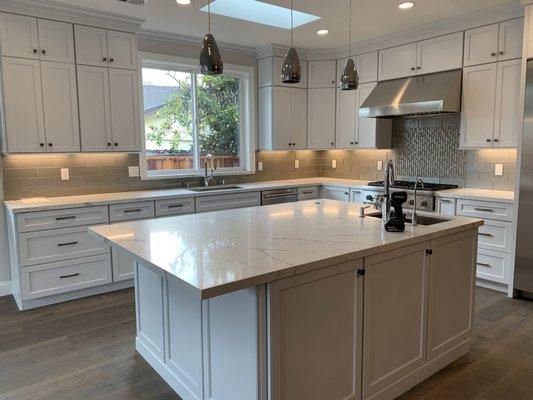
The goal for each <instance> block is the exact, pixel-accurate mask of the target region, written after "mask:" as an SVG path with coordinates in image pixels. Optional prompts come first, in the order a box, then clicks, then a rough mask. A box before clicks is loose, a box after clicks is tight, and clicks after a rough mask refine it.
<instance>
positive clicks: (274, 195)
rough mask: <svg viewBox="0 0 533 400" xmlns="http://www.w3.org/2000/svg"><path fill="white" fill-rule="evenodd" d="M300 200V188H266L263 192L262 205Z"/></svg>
mask: <svg viewBox="0 0 533 400" xmlns="http://www.w3.org/2000/svg"><path fill="white" fill-rule="evenodd" d="M296 201H298V189H276V190H265V191H264V192H262V193H261V205H263V206H268V205H271V204H282V203H293V202H296Z"/></svg>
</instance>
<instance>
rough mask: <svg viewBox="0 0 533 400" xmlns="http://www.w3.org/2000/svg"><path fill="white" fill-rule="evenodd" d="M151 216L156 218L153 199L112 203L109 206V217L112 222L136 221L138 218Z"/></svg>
mask: <svg viewBox="0 0 533 400" xmlns="http://www.w3.org/2000/svg"><path fill="white" fill-rule="evenodd" d="M149 218H155V206H154V202H153V201H143V202H139V203H126V204H112V205H110V206H109V219H110V220H111V222H120V221H134V220H137V219H149Z"/></svg>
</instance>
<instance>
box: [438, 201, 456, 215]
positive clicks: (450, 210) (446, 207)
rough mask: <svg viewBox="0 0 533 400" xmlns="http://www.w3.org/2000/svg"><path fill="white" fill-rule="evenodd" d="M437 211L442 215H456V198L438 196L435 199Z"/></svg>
mask: <svg viewBox="0 0 533 400" xmlns="http://www.w3.org/2000/svg"><path fill="white" fill-rule="evenodd" d="M435 211H436V212H437V213H439V214H441V215H446V216H448V217H455V199H453V198H442V197H437V199H436V200H435Z"/></svg>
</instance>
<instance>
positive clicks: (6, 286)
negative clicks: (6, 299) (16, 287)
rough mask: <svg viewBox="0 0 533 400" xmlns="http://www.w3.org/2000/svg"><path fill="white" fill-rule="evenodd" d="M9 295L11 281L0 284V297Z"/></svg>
mask: <svg viewBox="0 0 533 400" xmlns="http://www.w3.org/2000/svg"><path fill="white" fill-rule="evenodd" d="M9 295H11V281H7V282H0V297H2V296H9Z"/></svg>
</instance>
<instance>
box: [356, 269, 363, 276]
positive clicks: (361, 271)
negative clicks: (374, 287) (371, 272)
mask: <svg viewBox="0 0 533 400" xmlns="http://www.w3.org/2000/svg"><path fill="white" fill-rule="evenodd" d="M357 276H365V270H364V269H358V270H357Z"/></svg>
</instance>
